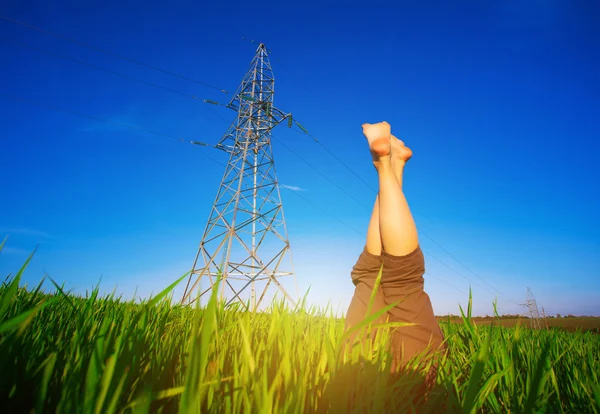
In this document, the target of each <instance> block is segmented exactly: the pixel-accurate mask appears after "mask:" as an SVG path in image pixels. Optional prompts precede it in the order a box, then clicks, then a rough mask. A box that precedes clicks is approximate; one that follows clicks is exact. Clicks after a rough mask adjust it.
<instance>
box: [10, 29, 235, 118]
mask: <svg viewBox="0 0 600 414" xmlns="http://www.w3.org/2000/svg"><path fill="white" fill-rule="evenodd" d="M3 40H4V41H6V42H8V43H12V44H15V45H17V46H21V47H24V48H28V49H31V50H35V51H36V52H39V53H44V54H46V55H49V56H53V57H55V58H58V59H62V60H65V61H68V62H73V63H77V64H79V65H83V66H87V67H88V68H91V69H94V70H98V71H101V72H105V73H110V74H111V75H115V76H119V77H121V78H124V79H128V80H131V81H134V82H139V83H143V84H145V85H148V86H152V87H153V88H157V89H162V90H164V91H167V92H171V93H174V94H177V95H182V96H185V97H187V98H192V99H194V100H196V101H203V102H204V103H209V104H212V105H220V106H224V107H227V105H225V104H222V103H219V102H216V101H212V100H210V99H204V98H201V97H198V96H196V95H191V94H189V93H187V92H182V91H179V90H176V89H172V88H169V87H166V86H162V85H158V84H156V83H152V82H148V81H145V80H143V79H139V78H136V77H133V76H130V75H125V74H124V73H120V72H116V71H114V70H110V69H105V68H102V67H99V66H96V65H93V64H91V63H88V62H84V61H82V60H78V59H74V58H72V57H69V56H65V55H60V54H58V53H54V52H50V51H48V50H45V49H42V48H38V47H36V46H32V45H29V44H27V43H23V42H18V41H16V40H12V39H7V38H4V39H3Z"/></svg>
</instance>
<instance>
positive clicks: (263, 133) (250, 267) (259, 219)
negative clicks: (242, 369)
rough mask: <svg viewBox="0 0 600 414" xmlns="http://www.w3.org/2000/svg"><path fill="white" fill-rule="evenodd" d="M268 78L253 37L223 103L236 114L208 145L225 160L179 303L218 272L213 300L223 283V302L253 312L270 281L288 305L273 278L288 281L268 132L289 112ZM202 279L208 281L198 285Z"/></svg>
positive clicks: (270, 73) (265, 54) (211, 283)
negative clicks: (247, 60) (246, 61)
mask: <svg viewBox="0 0 600 414" xmlns="http://www.w3.org/2000/svg"><path fill="white" fill-rule="evenodd" d="M274 82H275V80H274V77H273V71H272V69H271V64H270V62H269V57H268V51H267V49H266V47H265V45H264V44H262V43H261V44H260V45H259V46H258V49H257V50H256V54H255V56H254V58H253V59H252V62H251V64H250V68H249V69H248V71H247V72H246V75H245V76H244V79H243V80H242V83H241V85H240V86H239V88H238V90H237V92H236V94H235V96H234V97H233V99H232V100H231V101H230V102H229V104H228V105H227V106H228V107H229V108H231V109H233V110H235V111H236V112H237V117H236V119H235V121H234V122H233V123H232V124H231V126H230V127H229V129H228V130H227V132H226V133H225V135H224V136H223V138H222V139H221V140H220V141H219V143H218V144H217V145H216V148H219V149H221V150H223V151H225V152H227V153H229V154H230V155H229V162H228V164H227V166H226V167H225V173H224V174H223V178H222V180H221V185H220V187H219V190H218V192H217V196H216V198H215V201H214V204H213V207H212V210H211V213H210V216H209V219H208V222H207V224H206V227H205V230H204V235H203V236H202V240H201V241H200V247H199V248H198V253H197V254H196V259H195V260H194V265H193V267H192V271H191V274H190V277H189V279H188V282H187V285H186V288H185V292H184V294H183V299H182V304H183V303H191V302H194V301H195V300H196V299H198V298H200V297H202V296H203V295H205V294H207V293H209V292H211V291H212V289H213V287H214V286H215V282H216V278H217V276H218V275H220V276H221V277H222V280H221V283H220V292H219V297H220V299H221V300H223V299H224V297H225V290H226V289H227V290H228V293H231V296H232V297H231V298H228V302H227V304H230V303H231V302H234V301H236V300H237V301H239V302H240V303H241V304H242V305H243V306H244V307H246V308H247V309H248V308H250V309H249V310H253V311H254V310H256V309H257V308H258V307H259V306H260V304H261V302H262V300H263V299H264V297H265V295H266V293H267V290H268V289H269V287H271V286H272V285H275V286H276V287H277V288H278V289H279V290H280V291H281V292H282V293H283V295H284V296H285V297H286V298H287V299H288V300H290V301H291V302H292V303H295V301H294V299H293V298H292V297H291V296H290V295H289V294H288V292H287V291H286V289H285V288H284V286H283V285H282V284H281V283H280V281H279V280H278V279H279V278H281V277H284V276H291V277H292V278H293V279H294V284H295V283H296V280H295V275H294V270H293V262H292V256H291V250H290V244H289V241H288V235H287V227H286V225H285V219H284V216H283V207H282V203H281V195H280V191H279V185H278V182H277V177H276V174H275V162H274V160H273V153H272V147H271V130H272V129H273V128H274V127H275V126H277V125H278V124H279V123H281V122H282V121H284V120H285V119H288V126H290V125H289V124H290V123H291V121H292V118H291V114H286V113H284V112H282V111H281V110H279V109H277V108H275V107H274V106H273V95H274ZM288 260H289V261H288ZM286 266H289V267H286ZM203 278H205V279H207V280H208V282H209V283H208V286H202V283H201V281H202V280H203ZM192 281H193V282H192ZM198 284H200V286H201V287H200V288H199V289H197V291H196V288H197V286H198ZM296 290H297V285H296ZM248 291H249V293H250V297H249V298H246V297H245V296H246V294H247V293H248ZM297 293H298V292H297ZM257 294H259V299H258V301H257V300H256V296H257ZM248 304H249V305H250V306H248Z"/></svg>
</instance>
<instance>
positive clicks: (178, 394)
mask: <svg viewBox="0 0 600 414" xmlns="http://www.w3.org/2000/svg"><path fill="white" fill-rule="evenodd" d="M0 250H1V247H0ZM26 265H27V263H26V264H25V266H26ZM25 266H23V268H22V269H21V270H19V272H18V273H17V274H16V275H15V276H14V277H11V278H9V279H8V280H7V281H6V282H5V283H4V284H3V286H2V287H1V288H0V372H2V375H1V376H0V409H1V411H2V412H23V413H25V412H35V413H42V412H47V413H54V412H58V413H146V412H164V413H175V412H181V413H190V412H191V413H198V412H207V413H213V412H215V413H216V412H223V413H238V412H257V413H272V412H281V413H306V412H319V413H321V412H323V413H324V412H331V413H358V412H360V413H384V412H386V413H387V412H419V413H421V412H423V413H427V412H461V413H476V412H498V413H506V412H511V413H532V412H552V413H562V412H564V413H587V412H596V413H597V412H600V386H599V385H598V384H599V383H600V361H599V356H600V336H598V335H593V334H591V333H588V334H582V333H566V332H564V333H562V332H549V331H544V330H529V329H523V328H519V327H517V328H502V327H498V326H494V325H490V326H486V327H478V326H476V325H475V324H474V323H473V322H472V320H471V319H470V312H471V309H470V306H469V307H468V309H467V310H466V313H465V314H464V315H463V323H462V324H459V325H457V324H453V323H444V324H442V328H443V330H444V333H445V334H446V337H447V344H448V352H447V353H446V354H444V355H442V356H441V359H440V360H439V362H438V363H439V365H438V369H437V376H436V378H435V383H434V384H433V385H428V386H424V385H423V382H424V377H425V374H426V371H427V370H428V366H427V364H425V366H424V367H422V366H421V365H418V364H416V363H415V364H412V366H414V367H417V366H419V367H421V368H414V369H410V368H409V369H407V370H405V371H404V372H392V370H391V367H392V361H391V358H390V355H389V354H388V352H387V351H386V347H385V346H384V344H385V343H386V340H389V332H387V333H386V332H384V334H383V335H382V336H381V337H379V339H378V340H376V341H375V342H374V343H373V344H372V343H371V342H369V341H362V342H357V343H356V344H355V345H354V346H353V347H351V346H348V343H349V342H348V335H347V333H345V332H344V325H343V320H339V319H336V318H335V317H334V315H333V312H332V310H331V309H330V308H326V309H319V308H315V307H307V306H306V305H305V304H304V303H303V304H301V305H300V306H298V307H297V308H290V307H288V306H287V305H286V304H285V303H283V302H276V303H274V304H273V305H272V306H271V308H270V309H269V312H265V313H249V312H245V311H243V310H242V309H241V308H239V307H235V306H233V307H225V306H224V304H223V303H219V302H218V301H217V300H216V297H213V298H212V299H211V301H210V303H209V304H208V305H207V306H206V307H204V308H203V309H193V308H188V307H180V306H172V305H171V304H170V301H169V300H168V299H169V295H170V294H171V292H172V289H173V287H174V286H175V284H176V283H177V282H175V283H174V284H173V285H171V286H169V287H168V288H167V289H165V290H164V291H163V292H161V293H160V294H159V295H157V296H156V297H154V298H153V299H151V300H148V301H146V302H143V303H141V304H140V303H137V304H136V303H133V302H131V301H126V300H122V299H121V298H119V297H115V296H114V295H110V296H106V297H100V296H99V294H98V288H96V289H95V290H93V291H92V292H91V293H89V294H88V295H87V296H86V297H85V298H81V297H76V296H73V295H70V294H67V293H65V292H64V290H63V287H61V286H58V285H55V287H56V291H55V292H54V293H51V294H47V293H44V292H42V291H41V284H40V285H39V286H37V287H36V288H34V289H26V288H23V287H21V288H20V287H19V281H20V278H21V275H22V273H23V270H24V269H25ZM365 324H368V321H367V322H366V323H365ZM397 329H402V328H401V327H400V328H397Z"/></svg>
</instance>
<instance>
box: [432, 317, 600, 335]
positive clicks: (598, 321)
mask: <svg viewBox="0 0 600 414" xmlns="http://www.w3.org/2000/svg"><path fill="white" fill-rule="evenodd" d="M437 319H438V321H439V322H446V321H448V317H443V316H442V317H437ZM539 321H540V325H541V326H542V328H546V327H548V329H552V328H557V329H561V330H565V331H568V332H576V331H579V330H581V331H583V332H588V331H589V332H592V333H600V317H587V316H585V317H577V316H576V317H567V318H543V319H540V320H539ZM450 322H453V323H463V320H462V318H460V317H451V318H450ZM473 322H474V323H475V324H477V325H489V324H491V323H494V324H496V325H499V326H504V327H506V328H512V327H515V326H517V325H520V326H522V327H524V328H525V327H529V326H530V320H529V319H528V318H504V317H503V318H493V317H481V318H478V317H474V318H473Z"/></svg>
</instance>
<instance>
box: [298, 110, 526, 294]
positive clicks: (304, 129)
mask: <svg viewBox="0 0 600 414" xmlns="http://www.w3.org/2000/svg"><path fill="white" fill-rule="evenodd" d="M294 122H295V124H296V125H297V126H298V127H299V128H300V129H301V130H302V131H303V132H304V134H305V135H308V136H309V137H311V138H313V140H314V141H315V142H316V143H317V144H319V146H321V147H322V148H323V149H325V150H326V151H327V152H328V153H329V154H330V155H332V156H333V157H334V158H335V159H336V160H337V161H338V162H340V164H342V165H343V166H344V167H345V168H346V169H347V170H348V171H350V172H351V173H352V174H353V175H354V176H356V177H359V176H358V175H357V174H356V173H355V172H354V170H353V169H352V168H350V167H349V166H348V165H347V164H346V163H344V162H343V161H342V160H341V159H340V158H339V157H337V156H336V155H335V154H334V153H333V152H332V151H330V150H329V149H328V148H327V147H325V145H324V144H323V143H321V142H320V141H318V140H317V139H316V137H314V136H313V135H312V134H311V133H310V132H308V130H307V129H306V128H304V127H303V126H302V125H300V124H299V123H298V121H296V120H294ZM296 132H298V131H296ZM359 178H360V177H359ZM361 181H362V182H363V183H365V184H366V185H367V186H368V187H369V188H370V189H371V190H372V191H373V192H374V193H377V191H376V190H375V189H374V188H373V187H371V186H370V185H369V184H367V183H366V182H365V181H364V180H362V178H361ZM352 198H354V197H352ZM355 200H356V199H355ZM417 230H418V231H419V232H420V233H421V234H423V235H424V236H425V237H427V238H428V239H429V240H431V241H432V242H433V243H434V244H435V245H436V246H438V247H439V248H440V249H442V250H443V251H444V252H445V253H446V254H448V255H449V256H450V257H451V258H452V259H454V260H455V261H456V262H457V263H458V264H460V265H461V266H462V267H464V268H465V269H467V271H469V272H470V273H472V274H473V275H475V276H476V277H477V278H478V279H480V280H481V281H483V282H484V283H485V284H486V285H488V286H489V287H490V288H491V289H493V290H494V291H495V292H496V293H498V294H499V295H500V296H501V297H502V298H503V299H504V300H506V301H509V302H511V303H517V302H515V301H513V300H510V299H507V298H505V297H504V296H503V295H502V293H501V292H500V291H499V290H498V289H496V288H495V287H494V286H492V285H491V284H490V283H488V282H487V281H486V280H484V279H483V278H482V277H480V276H479V275H478V274H476V273H475V272H473V271H472V270H471V269H470V268H468V267H467V266H466V265H465V264H464V263H463V262H461V261H459V260H458V259H457V258H456V257H455V256H454V255H452V254H451V253H450V252H448V250H446V249H445V248H443V247H442V246H441V245H440V244H439V243H438V242H437V241H435V240H434V239H433V238H432V237H431V236H429V235H428V234H427V233H425V232H424V231H423V230H421V229H420V228H419V227H417ZM438 260H439V259H438ZM442 263H443V262H442ZM448 267H449V266H448ZM453 270H454V269H453ZM455 272H456V271H455ZM457 273H458V272H457ZM459 274H460V273H459ZM461 276H463V277H465V276H464V275H461Z"/></svg>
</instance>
